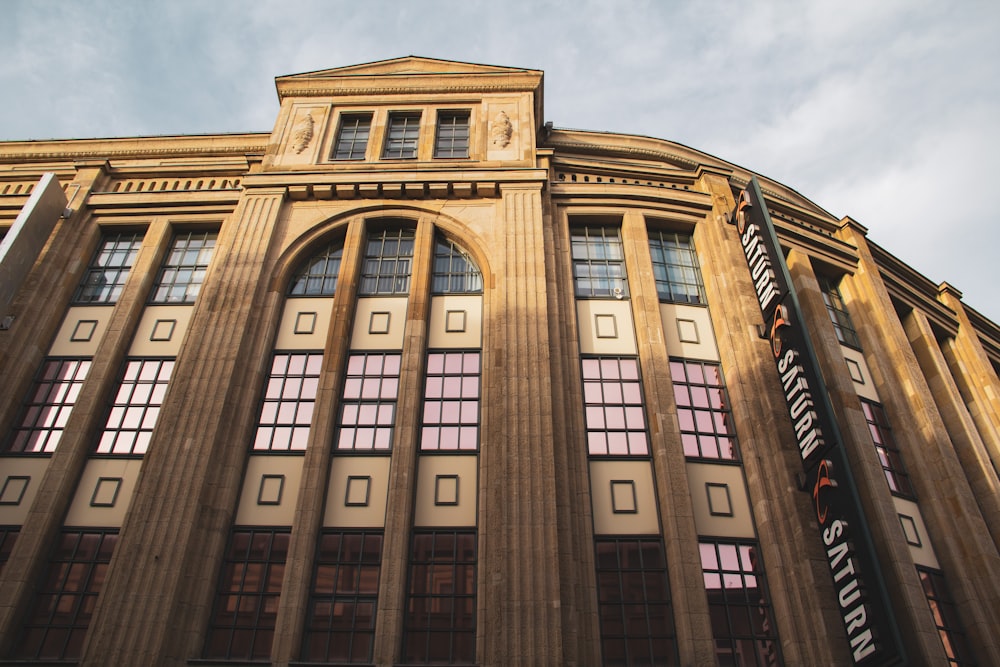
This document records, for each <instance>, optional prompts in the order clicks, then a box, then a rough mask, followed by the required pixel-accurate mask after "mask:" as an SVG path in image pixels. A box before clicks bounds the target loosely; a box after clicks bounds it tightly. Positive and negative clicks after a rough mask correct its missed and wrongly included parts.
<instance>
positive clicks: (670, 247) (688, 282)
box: [649, 230, 707, 303]
mask: <svg viewBox="0 0 1000 667" xmlns="http://www.w3.org/2000/svg"><path fill="white" fill-rule="evenodd" d="M649 253H650V255H651V256H652V259H653V277H654V278H655V279H656V293H657V294H658V295H659V297H660V301H672V302H675V303H706V302H707V299H706V298H705V285H704V284H703V283H702V280H701V269H700V268H699V267H698V255H697V254H695V251H694V245H693V244H692V243H691V235H690V234H682V233H679V232H667V231H663V230H650V232H649Z"/></svg>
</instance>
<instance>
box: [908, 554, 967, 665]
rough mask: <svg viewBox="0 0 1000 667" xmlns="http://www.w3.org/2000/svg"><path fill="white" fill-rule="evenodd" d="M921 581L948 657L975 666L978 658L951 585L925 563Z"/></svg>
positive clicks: (921, 568)
mask: <svg viewBox="0 0 1000 667" xmlns="http://www.w3.org/2000/svg"><path fill="white" fill-rule="evenodd" d="M917 573H918V574H919V575H920V583H921V584H923V587H924V596H925V597H926V598H927V605H928V606H929V607H930V609H931V614H932V615H933V616H934V625H936V626H937V630H938V636H939V637H940V638H941V643H942V644H943V645H944V652H945V657H946V658H947V659H948V664H949V665H973V664H975V658H974V656H973V654H972V651H971V650H970V648H969V642H968V640H967V639H966V637H965V630H964V629H963V627H962V621H961V619H960V618H959V617H958V610H957V609H956V605H955V602H954V600H953V598H952V597H951V592H950V591H949V590H948V584H947V582H946V581H945V579H944V575H943V574H942V573H941V571H940V570H934V569H931V568H929V567H925V566H922V565H918V566H917Z"/></svg>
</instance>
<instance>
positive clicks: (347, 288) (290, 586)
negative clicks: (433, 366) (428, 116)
mask: <svg viewBox="0 0 1000 667" xmlns="http://www.w3.org/2000/svg"><path fill="white" fill-rule="evenodd" d="M364 227H365V224H364V220H363V219H361V218H360V217H359V218H356V219H354V220H352V221H351V223H350V225H349V226H348V229H347V235H346V238H345V240H344V253H343V255H342V256H341V262H340V276H339V277H338V280H337V291H336V294H334V297H333V313H332V315H331V318H330V326H329V328H328V330H327V336H326V344H325V345H324V347H323V371H322V374H321V375H320V379H319V389H318V391H317V392H316V403H315V406H316V407H315V413H314V414H313V422H312V425H311V427H310V429H309V442H308V444H307V445H306V452H305V459H304V461H303V464H302V481H301V486H300V487H299V497H298V499H297V500H296V504H295V518H294V525H293V527H292V534H291V538H290V542H289V545H288V557H287V559H286V562H285V576H284V578H283V579H282V582H281V597H280V598H279V602H278V618H277V622H276V623H275V628H274V644H273V646H272V649H271V657H272V660H273V662H274V664H275V665H287V664H288V663H289V662H290V661H294V660H295V659H296V658H298V656H299V649H300V646H301V645H302V633H303V630H304V627H305V618H306V609H307V607H308V605H309V593H310V588H311V586H312V580H313V562H314V561H315V558H316V540H317V537H318V534H319V531H320V529H321V528H322V525H323V515H324V513H325V509H326V494H327V490H328V489H327V485H328V483H329V479H330V462H331V457H332V451H333V433H334V431H335V430H336V427H337V415H338V413H339V411H340V392H341V388H342V387H343V386H344V363H345V360H346V358H347V350H348V347H349V346H350V342H351V326H352V324H353V322H354V308H355V305H356V303H357V285H358V276H359V275H360V272H361V261H362V257H363V256H364V239H365V229H364Z"/></svg>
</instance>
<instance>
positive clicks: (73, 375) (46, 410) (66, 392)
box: [8, 359, 90, 454]
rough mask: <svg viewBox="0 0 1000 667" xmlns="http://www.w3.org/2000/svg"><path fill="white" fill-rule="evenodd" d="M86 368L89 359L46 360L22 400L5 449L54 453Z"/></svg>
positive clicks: (78, 392) (19, 452) (24, 452)
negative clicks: (11, 436)
mask: <svg viewBox="0 0 1000 667" xmlns="http://www.w3.org/2000/svg"><path fill="white" fill-rule="evenodd" d="M89 370H90V360H89V359H46V360H45V361H44V362H43V363H42V367H41V369H39V372H38V377H36V378H35V384H34V386H33V387H32V389H31V393H30V394H29V395H28V398H27V400H25V404H24V411H23V412H22V414H21V419H20V421H19V424H18V426H17V428H16V429H15V431H14V435H13V438H12V439H11V441H10V444H9V447H8V451H10V452H14V453H18V454H43V453H44V454H49V453H52V452H54V451H55V450H56V446H57V445H58V444H59V439H60V438H61V437H62V432H63V428H64V427H65V426H66V422H67V421H68V420H69V415H70V412H72V410H73V404H74V403H76V399H77V398H78V397H79V395H80V388H81V387H82V386H83V381H84V380H85V379H86V377H87V372H88V371H89Z"/></svg>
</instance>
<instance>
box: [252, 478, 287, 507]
mask: <svg viewBox="0 0 1000 667" xmlns="http://www.w3.org/2000/svg"><path fill="white" fill-rule="evenodd" d="M284 490H285V476H284V475H261V476H260V487H259V488H258V489H257V504H258V505H280V504H281V494H282V492H283V491H284Z"/></svg>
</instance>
